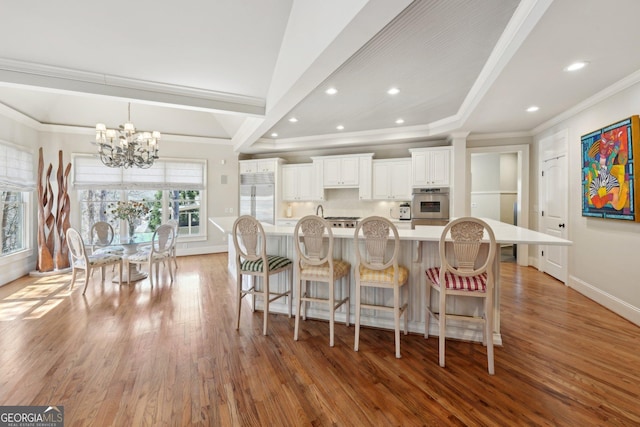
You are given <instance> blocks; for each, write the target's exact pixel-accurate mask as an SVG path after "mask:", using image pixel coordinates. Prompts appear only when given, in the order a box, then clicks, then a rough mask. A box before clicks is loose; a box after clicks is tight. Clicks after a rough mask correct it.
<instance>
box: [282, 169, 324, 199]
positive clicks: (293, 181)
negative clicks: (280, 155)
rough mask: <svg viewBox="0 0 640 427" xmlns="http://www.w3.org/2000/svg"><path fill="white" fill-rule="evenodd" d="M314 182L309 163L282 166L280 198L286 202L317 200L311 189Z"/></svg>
mask: <svg viewBox="0 0 640 427" xmlns="http://www.w3.org/2000/svg"><path fill="white" fill-rule="evenodd" d="M314 183H315V180H314V171H313V165H312V164H311V163H308V164H296V165H284V166H282V200H284V201H288V202H295V201H302V200H317V198H316V197H315V194H316V192H314V189H313V187H314Z"/></svg>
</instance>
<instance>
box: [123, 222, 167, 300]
mask: <svg viewBox="0 0 640 427" xmlns="http://www.w3.org/2000/svg"><path fill="white" fill-rule="evenodd" d="M174 241H175V235H174V232H173V227H172V226H171V225H169V224H162V225H160V226H159V227H158V228H157V229H156V231H154V233H153V238H152V239H151V245H150V247H151V250H141V251H138V252H136V253H135V254H132V255H129V256H128V257H127V263H128V267H129V268H128V271H129V274H128V277H127V282H128V283H131V264H138V265H145V264H146V265H148V267H149V281H150V282H151V286H152V287H153V266H154V265H155V267H156V281H158V280H159V270H160V264H161V263H164V261H169V262H167V264H168V265H169V276H170V277H171V283H173V268H172V267H171V264H172V263H171V248H172V247H173V243H174Z"/></svg>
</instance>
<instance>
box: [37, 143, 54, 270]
mask: <svg viewBox="0 0 640 427" xmlns="http://www.w3.org/2000/svg"><path fill="white" fill-rule="evenodd" d="M43 172H44V159H43V156H42V147H40V150H39V152H38V263H37V265H36V269H37V270H38V271H52V270H53V255H52V251H51V250H49V246H48V245H47V229H46V220H47V217H48V211H47V206H48V203H47V197H48V194H47V183H48V182H49V180H48V178H47V179H46V180H45V181H44V184H43V182H42V173H43ZM50 174H51V165H49V169H48V171H47V176H49V175H50Z"/></svg>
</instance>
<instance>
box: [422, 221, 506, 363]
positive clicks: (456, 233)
mask: <svg viewBox="0 0 640 427" xmlns="http://www.w3.org/2000/svg"><path fill="white" fill-rule="evenodd" d="M485 234H486V239H485V237H484V236H485ZM483 239H485V240H484V241H483ZM483 244H488V245H489V251H488V255H487V258H486V260H485V261H484V263H482V264H481V265H480V266H479V267H476V265H477V262H478V258H479V257H478V255H479V253H480V247H481V245H483ZM439 248H440V265H441V266H440V267H432V268H428V269H427V270H426V275H427V290H426V303H425V307H426V310H427V313H426V318H425V322H424V336H425V338H428V337H429V318H430V316H431V317H433V318H434V319H435V320H436V321H437V322H438V326H439V327H438V336H439V348H440V351H439V353H440V356H439V359H440V366H442V367H443V368H444V350H445V333H446V323H447V319H449V318H456V319H465V320H469V321H475V322H479V323H481V324H482V325H483V329H482V333H483V335H482V343H483V344H484V345H486V347H487V364H488V368H489V374H490V375H493V374H494V373H495V369H494V362H493V287H494V284H495V280H494V279H495V278H494V271H493V263H494V258H495V256H496V248H497V245H496V238H495V236H494V234H493V230H492V229H491V227H490V226H489V225H488V224H487V223H486V222H484V221H482V220H481V219H478V218H472V217H463V218H458V219H456V220H454V221H451V222H450V223H449V224H448V225H447V226H446V227H445V228H444V230H443V231H442V235H441V236H440V244H439ZM448 253H450V254H452V256H451V258H452V259H453V260H455V261H453V263H452V262H450V261H449V258H448V257H447V254H448ZM432 288H433V289H435V290H437V291H438V292H439V293H440V298H439V301H438V313H434V312H433V311H432V310H431V289H432ZM448 295H462V296H468V297H475V298H482V299H484V313H482V316H481V317H471V316H458V315H453V314H447V313H446V307H447V296H448Z"/></svg>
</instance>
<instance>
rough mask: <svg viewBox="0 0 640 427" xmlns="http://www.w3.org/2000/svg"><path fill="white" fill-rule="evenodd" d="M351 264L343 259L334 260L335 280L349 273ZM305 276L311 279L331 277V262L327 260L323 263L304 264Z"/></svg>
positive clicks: (303, 272)
mask: <svg viewBox="0 0 640 427" xmlns="http://www.w3.org/2000/svg"><path fill="white" fill-rule="evenodd" d="M350 269H351V264H349V263H348V262H347V261H343V260H341V259H334V260H333V280H336V279H338V278H340V277H342V276H346V275H347V274H349V270H350ZM300 273H301V274H302V275H304V277H305V278H307V279H309V280H313V279H314V278H315V279H325V280H327V279H329V263H328V262H325V263H324V264H321V265H303V266H302V269H301V272H300Z"/></svg>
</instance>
